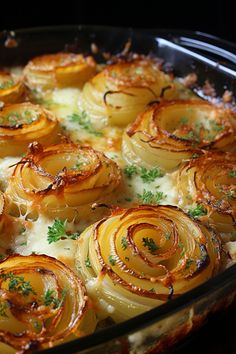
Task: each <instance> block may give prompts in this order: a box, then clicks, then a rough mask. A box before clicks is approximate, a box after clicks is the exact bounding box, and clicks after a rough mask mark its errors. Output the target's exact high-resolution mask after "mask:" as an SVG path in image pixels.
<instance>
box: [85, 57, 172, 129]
mask: <svg viewBox="0 0 236 354" xmlns="http://www.w3.org/2000/svg"><path fill="white" fill-rule="evenodd" d="M173 89H174V84H173V83H172V82H171V80H170V78H169V76H168V75H166V74H164V73H163V72H162V71H160V69H159V64H158V63H157V62H156V61H154V60H151V59H147V58H146V59H137V60H133V61H131V62H121V63H117V64H113V65H108V66H107V67H105V69H104V70H103V71H102V72H100V73H99V74H97V75H96V76H95V77H93V78H92V79H91V80H90V81H89V82H87V83H86V84H85V85H84V88H83V91H82V95H81V102H80V108H81V110H82V111H85V112H87V114H88V115H89V116H90V117H91V119H93V120H95V122H97V123H100V124H101V123H104V124H107V123H109V124H111V125H118V126H124V125H127V124H128V123H130V122H132V121H133V120H134V119H135V118H136V116H137V114H138V113H139V112H141V111H142V110H143V109H144V107H145V106H146V105H147V104H148V103H149V102H151V101H154V100H157V99H158V98H160V97H162V98H164V99H168V98H171V97H172V95H173Z"/></svg>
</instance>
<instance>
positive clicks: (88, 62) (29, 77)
mask: <svg viewBox="0 0 236 354" xmlns="http://www.w3.org/2000/svg"><path fill="white" fill-rule="evenodd" d="M95 73H96V63H95V61H94V59H93V58H92V57H84V56H83V55H82V54H74V53H57V54H46V55H42V56H39V57H36V58H34V59H32V60H31V61H30V62H29V63H28V64H27V65H26V67H25V68H24V80H25V83H26V85H27V86H28V87H29V88H30V89H43V90H47V89H53V88H55V87H68V86H72V87H82V86H83V85H84V83H85V82H86V81H87V80H89V79H90V78H91V77H92V76H93V75H94V74H95Z"/></svg>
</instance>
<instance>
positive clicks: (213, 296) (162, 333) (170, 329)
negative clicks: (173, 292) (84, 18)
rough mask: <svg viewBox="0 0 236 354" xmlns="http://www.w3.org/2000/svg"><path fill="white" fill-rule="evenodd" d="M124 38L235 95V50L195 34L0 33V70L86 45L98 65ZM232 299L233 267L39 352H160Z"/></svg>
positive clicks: (105, 30)
mask: <svg viewBox="0 0 236 354" xmlns="http://www.w3.org/2000/svg"><path fill="white" fill-rule="evenodd" d="M129 39H131V41H132V51H134V52H139V53H146V54H148V53H150V52H151V53H153V54H155V55H157V56H158V57H160V58H162V59H164V61H165V63H168V64H166V65H168V66H169V67H170V66H171V67H173V68H174V72H175V74H176V75H177V76H185V75H186V74H188V73H190V72H192V71H194V72H196V74H197V75H198V78H199V83H200V84H203V83H204V81H205V80H206V79H208V80H209V81H210V82H213V83H214V84H215V89H216V92H217V95H219V96H221V95H222V94H223V92H224V91H225V90H226V89H228V90H230V91H232V92H233V93H235V92H236V54H235V53H236V46H235V45H234V44H232V43H230V42H227V41H223V40H220V39H218V38H216V37H214V36H209V35H206V34H203V33H199V32H187V31H175V30H142V31H141V30H133V29H122V28H111V27H97V26H63V27H48V28H35V29H26V30H19V31H16V32H11V31H3V32H1V33H0V67H1V66H13V65H14V66H15V65H20V64H25V63H26V62H27V61H28V60H29V59H30V58H32V57H33V56H36V55H40V54H45V53H55V52H58V51H62V50H67V51H74V52H76V51H82V52H84V53H90V52H91V44H92V43H95V44H96V45H97V47H98V48H99V52H98V53H97V54H96V55H95V57H96V59H97V60H98V61H102V60H104V59H103V56H102V55H101V53H103V52H111V53H112V54H116V53H119V52H121V51H122V49H123V48H124V45H125V43H126V42H127V41H128V40H129ZM235 298H236V264H235V265H233V266H232V267H230V268H228V269H226V270H225V271H224V272H222V273H221V274H219V275H217V276H216V277H215V278H213V279H210V280H209V281H207V282H206V283H204V284H202V285H201V286H199V287H197V288H195V289H193V290H191V291H189V292H187V293H186V294H184V295H182V296H180V297H179V298H177V299H174V300H171V301H169V302H168V303H165V304H163V305H161V306H159V307H157V308H154V309H153V310H151V311H149V312H146V313H144V314H142V315H140V316H137V317H135V318H132V319H130V320H128V321H126V322H122V323H120V324H116V325H111V326H109V327H107V328H103V329H99V330H98V331H96V332H95V333H94V334H92V335H89V336H86V337H83V338H80V339H77V340H74V341H71V342H68V343H64V344H61V345H59V346H57V347H54V348H50V349H47V350H44V351H41V353H44V354H46V353H57V354H65V353H67V354H72V353H91V354H92V353H98V354H99V353H103V354H105V353H109V354H113V353H114V354H115V353H116V354H118V353H122V354H124V353H135V354H136V353H137V354H138V353H140V354H141V353H162V352H165V351H167V350H168V349H169V348H170V347H173V345H174V344H175V343H177V342H178V341H179V340H180V339H182V338H184V337H185V336H186V335H187V334H189V333H190V332H192V331H193V330H195V329H197V328H198V327H199V326H201V325H202V324H203V322H204V320H205V319H206V318H207V317H208V316H209V315H210V314H211V313H213V312H215V311H218V310H222V309H224V308H225V307H228V306H229V305H230V304H232V302H233V301H234V299H235Z"/></svg>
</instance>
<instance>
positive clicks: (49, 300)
mask: <svg viewBox="0 0 236 354" xmlns="http://www.w3.org/2000/svg"><path fill="white" fill-rule="evenodd" d="M66 294H67V290H66V289H63V290H62V296H61V299H59V298H58V297H57V295H56V291H55V290H54V289H47V291H46V293H45V294H44V296H43V303H44V305H45V306H50V305H52V304H53V308H54V309H57V308H59V307H61V306H62V304H63V302H64V300H65V297H66Z"/></svg>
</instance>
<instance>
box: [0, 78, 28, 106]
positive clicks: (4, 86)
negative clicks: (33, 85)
mask: <svg viewBox="0 0 236 354" xmlns="http://www.w3.org/2000/svg"><path fill="white" fill-rule="evenodd" d="M24 96H25V87H24V84H23V82H22V80H21V79H20V78H18V79H16V78H14V77H13V76H12V75H11V74H10V73H7V72H4V71H0V101H2V102H4V103H17V102H21V101H23V99H24Z"/></svg>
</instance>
